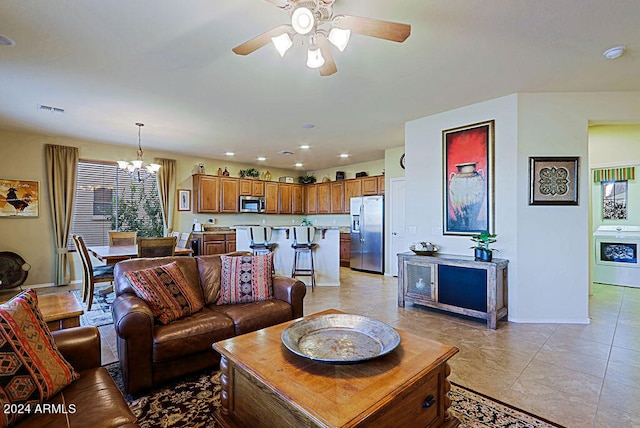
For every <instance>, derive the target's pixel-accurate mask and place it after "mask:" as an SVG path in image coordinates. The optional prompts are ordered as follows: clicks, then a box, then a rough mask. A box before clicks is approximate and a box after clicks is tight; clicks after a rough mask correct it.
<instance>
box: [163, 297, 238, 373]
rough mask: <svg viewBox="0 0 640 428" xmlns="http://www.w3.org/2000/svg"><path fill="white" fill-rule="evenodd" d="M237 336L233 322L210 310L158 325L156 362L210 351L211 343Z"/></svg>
mask: <svg viewBox="0 0 640 428" xmlns="http://www.w3.org/2000/svg"><path fill="white" fill-rule="evenodd" d="M234 335H235V328H234V325H233V321H232V320H231V319H230V318H229V317H227V316H226V315H224V314H222V313H219V312H214V311H212V310H210V309H208V308H204V309H202V310H201V311H199V312H197V313H195V314H193V315H191V316H189V317H185V318H182V319H179V320H177V321H174V322H172V323H171V324H167V325H162V326H157V327H156V328H155V329H154V332H153V357H152V358H153V362H154V363H156V362H162V361H170V360H176V359H179V358H180V357H183V356H187V355H192V354H196V353H198V352H203V351H211V344H212V343H213V342H217V341H219V340H223V339H228V338H230V337H233V336H234Z"/></svg>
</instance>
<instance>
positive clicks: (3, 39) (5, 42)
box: [0, 34, 16, 46]
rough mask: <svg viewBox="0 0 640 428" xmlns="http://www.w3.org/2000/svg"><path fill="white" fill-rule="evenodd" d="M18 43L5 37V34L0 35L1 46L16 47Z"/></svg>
mask: <svg viewBox="0 0 640 428" xmlns="http://www.w3.org/2000/svg"><path fill="white" fill-rule="evenodd" d="M15 44H16V42H14V41H13V40H11V39H10V38H8V37H7V36H5V35H4V34H0V46H15Z"/></svg>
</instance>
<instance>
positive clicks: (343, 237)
mask: <svg viewBox="0 0 640 428" xmlns="http://www.w3.org/2000/svg"><path fill="white" fill-rule="evenodd" d="M340 266H344V267H349V266H351V234H349V233H340Z"/></svg>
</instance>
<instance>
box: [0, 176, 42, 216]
mask: <svg viewBox="0 0 640 428" xmlns="http://www.w3.org/2000/svg"><path fill="white" fill-rule="evenodd" d="M39 214H40V183H39V182H38V181H31V180H7V179H0V217H13V218H16V217H38V215H39Z"/></svg>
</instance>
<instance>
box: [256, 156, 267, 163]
mask: <svg viewBox="0 0 640 428" xmlns="http://www.w3.org/2000/svg"><path fill="white" fill-rule="evenodd" d="M266 160H267V158H265V157H263V156H260V157H259V158H258V161H259V162H264V161H266Z"/></svg>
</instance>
